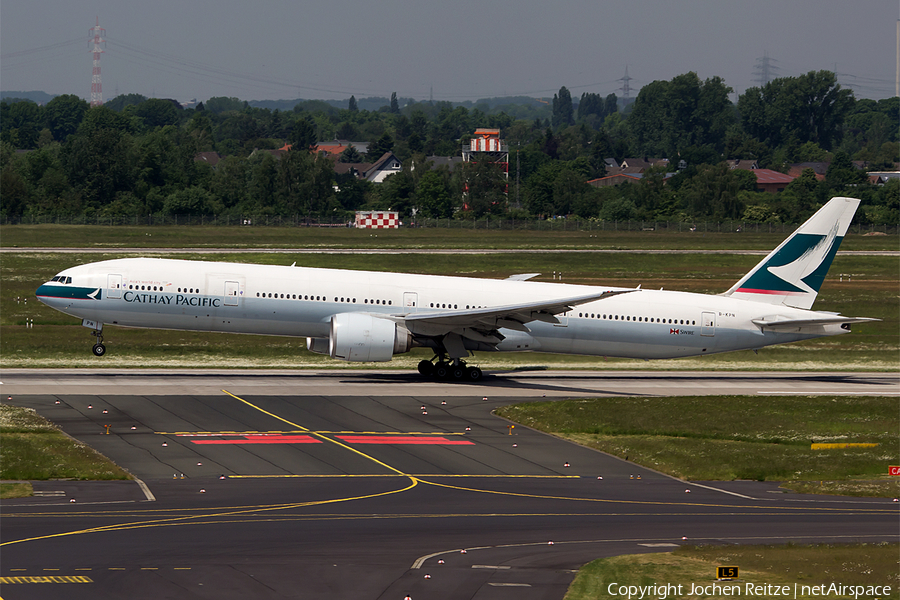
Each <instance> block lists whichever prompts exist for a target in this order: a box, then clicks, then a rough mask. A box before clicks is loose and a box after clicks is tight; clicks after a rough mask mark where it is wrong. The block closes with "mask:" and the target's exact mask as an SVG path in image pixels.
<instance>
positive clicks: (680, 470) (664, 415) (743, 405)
mask: <svg viewBox="0 0 900 600" xmlns="http://www.w3.org/2000/svg"><path fill="white" fill-rule="evenodd" d="M897 407H898V400H897V398H896V397H857V396H854V397H848V396H809V397H798V396H682V397H653V398H596V399H588V400H567V401H562V402H538V403H529V404H518V405H510V406H505V407H501V408H499V409H497V411H496V412H497V414H498V415H499V416H501V417H503V418H506V419H509V420H511V421H514V422H516V423H521V424H523V425H527V426H529V427H533V428H535V429H539V430H541V431H545V432H548V433H551V434H553V435H557V436H559V437H562V438H565V439H568V440H571V441H574V442H576V443H579V444H582V445H585V446H589V447H591V448H596V449H598V450H602V451H603V452H607V453H609V454H612V455H614V456H619V457H622V458H626V457H627V459H628V460H629V461H632V462H634V463H635V464H637V465H641V466H644V467H649V468H652V469H654V470H657V471H661V472H663V473H668V474H670V475H673V476H675V477H679V478H682V479H687V480H693V481H704V480H719V481H722V480H726V481H727V480H735V479H754V480H760V481H782V482H785V483H784V486H785V487H787V488H789V489H793V486H794V484H795V482H796V483H797V485H798V487H799V486H800V485H804V486H805V487H803V488H802V489H803V490H804V491H815V492H817V493H818V492H823V493H828V492H831V491H838V492H839V493H847V492H851V493H856V494H860V495H872V494H875V495H886V496H894V497H896V496H898V495H900V481H897V479H898V478H896V477H894V478H889V477H888V475H887V472H888V466H889V465H896V464H900V452H898V451H900V412H898V410H897ZM813 442H874V443H877V444H879V445H878V446H877V447H874V448H847V449H839V450H812V449H811V448H810V445H811V443H813ZM854 480H863V481H856V482H855V481H854ZM872 480H874V481H875V482H877V483H876V484H871V481H872ZM824 481H841V482H843V483H842V484H841V486H839V489H838V490H833V489H832V488H831V487H830V486H824V485H819V486H818V487H817V488H816V489H813V488H815V484H816V483H819V482H824ZM803 482H814V483H803Z"/></svg>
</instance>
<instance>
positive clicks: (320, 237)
mask: <svg viewBox="0 0 900 600" xmlns="http://www.w3.org/2000/svg"><path fill="white" fill-rule="evenodd" d="M672 225H673V229H672V230H669V231H664V230H660V231H611V230H609V229H611V227H612V225H611V224H607V225H606V227H607V228H608V229H607V230H601V229H598V228H597V226H596V225H595V226H594V227H593V229H590V230H584V231H561V230H559V229H556V230H553V231H523V230H501V229H496V228H494V229H484V222H481V223H480V225H479V227H480V228H478V229H473V228H472V227H471V225H469V226H467V227H462V228H455V229H445V228H403V229H397V230H379V231H372V230H365V229H352V228H340V227H338V228H306V227H210V226H205V227H204V226H116V227H109V226H98V225H4V226H3V227H2V228H0V246H2V247H4V248H27V247H33V248H45V247H67V248H184V247H191V248H319V247H321V248H401V249H402V248H552V249H573V248H602V249H626V250H633V249H639V248H643V249H656V250H659V249H705V250H716V249H725V250H730V249H743V250H771V249H773V248H775V247H776V246H777V245H778V244H780V243H781V241H782V240H783V239H784V238H786V237H787V236H788V235H790V233H791V232H792V231H793V229H794V227H792V226H785V227H784V228H783V230H782V228H781V227H780V226H778V227H775V226H773V229H772V231H771V232H769V231H768V227H767V226H760V231H755V230H752V229H750V228H745V230H744V231H743V232H741V233H735V232H726V233H718V232H690V231H688V228H687V227H683V231H678V227H677V225H676V224H674V223H673V224H672ZM495 227H496V222H495ZM569 227H571V226H569ZM852 231H855V230H854V229H852V228H851V232H852ZM897 245H898V244H897V235H886V236H866V235H857V234H853V233H851V234H850V235H848V236H847V237H846V239H845V240H844V242H843V245H842V249H843V250H896V249H897Z"/></svg>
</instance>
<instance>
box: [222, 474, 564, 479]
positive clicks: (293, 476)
mask: <svg viewBox="0 0 900 600" xmlns="http://www.w3.org/2000/svg"><path fill="white" fill-rule="evenodd" d="M225 477H226V478H227V479H307V478H309V479H329V478H344V479H353V478H365V477H369V478H378V477H415V478H417V479H420V478H423V477H459V478H464V479H477V478H482V479H581V475H506V474H502V473H495V474H492V475H484V474H481V475H466V474H464V473H423V474H419V473H410V474H409V475H372V474H363V473H360V474H354V473H342V474H326V475H297V474H287V475H226V476H225Z"/></svg>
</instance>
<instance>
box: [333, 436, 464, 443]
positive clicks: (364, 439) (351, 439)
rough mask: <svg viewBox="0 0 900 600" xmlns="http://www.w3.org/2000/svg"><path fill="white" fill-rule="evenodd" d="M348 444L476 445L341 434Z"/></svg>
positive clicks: (429, 438) (418, 438) (430, 439)
mask: <svg viewBox="0 0 900 600" xmlns="http://www.w3.org/2000/svg"><path fill="white" fill-rule="evenodd" d="M337 437H338V438H339V439H341V440H343V441H345V442H347V443H348V444H440V445H444V446H474V445H475V443H474V442H470V441H468V440H448V439H447V438H445V437H434V436H431V437H420V436H400V435H383V436H376V435H339V436H337Z"/></svg>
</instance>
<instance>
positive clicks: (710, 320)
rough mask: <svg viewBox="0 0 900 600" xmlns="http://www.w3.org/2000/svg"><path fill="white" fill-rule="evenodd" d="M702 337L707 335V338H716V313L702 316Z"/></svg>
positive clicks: (707, 313)
mask: <svg viewBox="0 0 900 600" xmlns="http://www.w3.org/2000/svg"><path fill="white" fill-rule="evenodd" d="M700 335H705V336H706V337H715V335H716V313H714V312H705V313H703V314H701V315H700Z"/></svg>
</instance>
